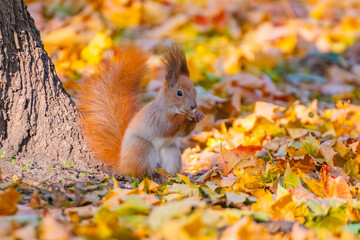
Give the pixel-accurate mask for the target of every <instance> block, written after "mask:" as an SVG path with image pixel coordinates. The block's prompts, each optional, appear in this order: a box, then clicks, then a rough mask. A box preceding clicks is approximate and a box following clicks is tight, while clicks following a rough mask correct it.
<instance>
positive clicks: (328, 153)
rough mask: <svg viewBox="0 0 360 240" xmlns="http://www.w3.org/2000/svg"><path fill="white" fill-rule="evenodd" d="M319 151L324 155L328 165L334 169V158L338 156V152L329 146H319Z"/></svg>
mask: <svg viewBox="0 0 360 240" xmlns="http://www.w3.org/2000/svg"><path fill="white" fill-rule="evenodd" d="M319 150H320V153H321V155H323V157H324V159H325V162H326V164H327V165H328V166H329V167H330V168H333V167H334V162H333V159H334V156H335V155H336V154H337V152H335V151H334V149H333V148H332V147H331V146H330V145H328V144H321V145H320V146H319Z"/></svg>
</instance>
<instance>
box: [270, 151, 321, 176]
mask: <svg viewBox="0 0 360 240" xmlns="http://www.w3.org/2000/svg"><path fill="white" fill-rule="evenodd" d="M287 163H289V165H290V167H291V170H292V171H296V170H297V169H300V170H301V172H303V173H308V172H310V171H314V170H315V165H314V159H313V158H312V157H311V156H310V155H309V154H306V155H305V156H303V157H293V158H288V157H285V159H279V162H278V164H277V165H276V166H277V167H278V168H280V169H283V170H284V171H285V169H286V166H287Z"/></svg>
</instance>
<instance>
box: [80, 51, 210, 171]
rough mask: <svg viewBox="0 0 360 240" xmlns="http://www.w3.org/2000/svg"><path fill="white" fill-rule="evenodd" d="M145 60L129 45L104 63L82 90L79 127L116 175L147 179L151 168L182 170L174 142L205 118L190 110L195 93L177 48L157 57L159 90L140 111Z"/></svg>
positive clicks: (145, 67) (183, 59)
mask: <svg viewBox="0 0 360 240" xmlns="http://www.w3.org/2000/svg"><path fill="white" fill-rule="evenodd" d="M147 60H148V55H147V54H146V53H144V52H143V51H141V50H140V49H138V48H136V47H135V46H128V47H125V48H123V49H122V50H121V51H120V52H118V53H117V54H115V56H114V58H113V60H112V61H107V62H104V63H103V64H102V65H101V66H100V69H99V71H98V73H97V74H96V75H95V76H94V77H92V78H89V79H87V80H86V81H85V83H84V84H83V86H82V89H83V90H82V91H81V93H80V96H79V100H80V104H79V108H80V111H81V112H82V115H83V117H82V125H83V128H84V131H85V135H86V136H87V138H88V140H89V142H90V147H91V148H92V149H93V151H94V152H95V154H96V156H97V157H98V158H99V159H100V160H102V161H103V162H105V163H108V164H111V165H114V166H116V167H117V168H118V170H119V172H120V173H123V174H126V175H129V176H135V177H141V176H144V175H146V176H150V177H152V176H155V169H156V168H163V169H164V170H166V171H167V172H168V173H170V174H172V175H175V174H176V173H178V172H179V171H180V170H181V152H180V150H179V147H178V144H177V141H176V140H177V138H179V137H185V136H187V135H188V134H189V133H190V132H191V131H192V130H193V129H194V128H195V125H196V123H197V122H199V121H200V120H201V119H203V118H204V115H203V113H202V112H200V111H197V110H195V109H196V107H197V103H196V96H197V91H196V88H195V87H194V84H193V82H192V81H191V80H190V78H189V70H188V67H187V63H186V57H185V53H184V51H183V50H182V48H181V47H179V46H177V45H173V46H171V47H167V48H166V50H165V52H164V54H163V56H162V59H161V60H162V62H163V63H164V65H165V67H166V77H165V81H164V84H163V86H162V88H161V90H160V91H159V93H158V95H157V97H156V98H155V99H154V100H153V101H152V102H150V103H148V104H147V105H145V106H144V107H143V108H141V99H140V95H139V91H140V86H141V84H140V83H141V80H142V78H143V76H144V75H145V74H146V71H147V66H146V63H147Z"/></svg>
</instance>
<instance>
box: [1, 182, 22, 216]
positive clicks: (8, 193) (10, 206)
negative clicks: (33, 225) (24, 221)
mask: <svg viewBox="0 0 360 240" xmlns="http://www.w3.org/2000/svg"><path fill="white" fill-rule="evenodd" d="M19 200H20V194H19V193H18V192H17V191H16V190H15V189H13V188H10V189H7V190H5V191H4V192H1V191H0V216H6V215H11V214H14V213H15V212H16V210H17V208H16V204H17V203H18V202H19Z"/></svg>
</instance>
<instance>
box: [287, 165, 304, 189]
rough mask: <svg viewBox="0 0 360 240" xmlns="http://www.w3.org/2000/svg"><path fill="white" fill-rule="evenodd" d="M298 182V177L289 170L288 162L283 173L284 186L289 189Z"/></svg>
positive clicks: (299, 182) (298, 183)
mask: <svg viewBox="0 0 360 240" xmlns="http://www.w3.org/2000/svg"><path fill="white" fill-rule="evenodd" d="M300 184H301V180H300V177H299V176H298V175H296V173H294V172H293V171H292V170H291V168H290V166H289V163H288V165H287V167H286V170H285V173H284V187H285V188H286V189H289V188H290V187H292V188H295V187H296V186H297V185H300Z"/></svg>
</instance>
